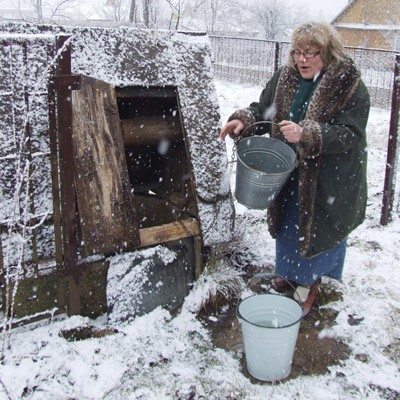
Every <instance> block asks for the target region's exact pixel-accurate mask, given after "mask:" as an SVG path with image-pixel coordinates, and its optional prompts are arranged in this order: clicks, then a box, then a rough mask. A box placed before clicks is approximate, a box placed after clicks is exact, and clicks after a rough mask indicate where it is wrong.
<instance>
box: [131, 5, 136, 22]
mask: <svg viewBox="0 0 400 400" xmlns="http://www.w3.org/2000/svg"><path fill="white" fill-rule="evenodd" d="M129 22H135V23H136V0H131V3H130V8H129Z"/></svg>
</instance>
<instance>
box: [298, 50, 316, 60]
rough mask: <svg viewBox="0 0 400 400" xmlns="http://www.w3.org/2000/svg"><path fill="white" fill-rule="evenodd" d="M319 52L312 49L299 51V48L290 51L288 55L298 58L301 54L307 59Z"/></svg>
mask: <svg viewBox="0 0 400 400" xmlns="http://www.w3.org/2000/svg"><path fill="white" fill-rule="evenodd" d="M320 53H321V52H320V51H312V50H306V51H300V50H297V49H295V50H292V51H291V52H290V55H291V56H292V57H293V59H295V60H298V59H299V58H300V56H303V57H304V58H307V60H308V59H309V58H314V57H316V56H317V55H318V54H320Z"/></svg>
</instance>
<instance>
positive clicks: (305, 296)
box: [294, 279, 321, 318]
mask: <svg viewBox="0 0 400 400" xmlns="http://www.w3.org/2000/svg"><path fill="white" fill-rule="evenodd" d="M320 283H321V279H318V280H317V281H316V282H314V283H313V284H312V285H310V286H298V287H297V289H296V292H295V294H294V299H295V300H297V301H298V302H299V303H300V306H301V308H302V310H303V315H302V316H303V318H305V317H306V316H307V315H309V314H310V312H311V310H312V308H313V306H314V304H315V302H316V301H317V299H318V294H319V285H320Z"/></svg>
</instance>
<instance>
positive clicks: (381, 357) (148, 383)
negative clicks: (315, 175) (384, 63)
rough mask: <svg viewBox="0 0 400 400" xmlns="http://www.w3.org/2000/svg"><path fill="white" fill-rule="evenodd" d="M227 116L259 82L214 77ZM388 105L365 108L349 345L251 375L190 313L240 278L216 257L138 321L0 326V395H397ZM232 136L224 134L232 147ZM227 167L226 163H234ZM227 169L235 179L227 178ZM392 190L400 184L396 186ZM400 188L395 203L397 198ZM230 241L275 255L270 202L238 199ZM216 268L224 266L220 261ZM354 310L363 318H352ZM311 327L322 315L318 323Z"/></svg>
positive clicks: (341, 319)
mask: <svg viewBox="0 0 400 400" xmlns="http://www.w3.org/2000/svg"><path fill="white" fill-rule="evenodd" d="M216 89H217V93H218V98H219V102H220V107H221V119H222V122H225V121H226V119H227V117H228V116H229V115H230V113H232V112H233V111H234V110H235V109H237V108H241V107H244V106H246V105H248V104H249V103H250V102H251V101H254V100H256V99H258V96H259V92H260V90H261V88H260V87H254V86H248V85H243V84H233V83H226V82H222V81H217V82H216ZM389 117H390V116H389V112H387V111H382V110H377V109H372V110H371V116H370V119H369V124H368V135H369V154H370V157H369V172H368V175H369V202H368V215H367V218H366V221H365V222H364V224H363V225H362V226H360V227H359V228H358V229H357V230H356V231H354V232H353V233H352V234H351V237H350V239H349V248H348V253H347V259H346V264H345V270H344V277H343V282H341V283H339V282H337V283H333V284H335V285H337V286H338V287H339V289H340V291H341V292H342V293H343V299H342V300H340V301H338V302H336V303H334V304H330V305H329V306H330V307H333V308H335V309H336V310H337V311H338V316H337V320H336V325H335V326H334V327H333V330H334V331H333V332H330V333H329V334H334V335H336V336H337V337H339V338H341V339H342V340H344V341H345V342H346V343H347V344H348V346H349V347H350V348H351V350H352V353H351V354H350V357H349V358H348V359H347V360H345V361H344V362H343V363H341V364H339V365H335V366H334V367H331V368H330V370H329V373H327V374H325V375H321V376H311V377H310V376H301V377H298V378H296V379H292V380H288V381H286V382H285V383H278V384H274V385H260V384H252V383H251V382H250V380H249V379H247V378H246V377H245V376H244V375H243V374H242V373H241V367H240V359H241V354H240V353H239V352H237V351H231V352H228V351H225V350H222V349H220V348H216V347H214V346H213V344H212V341H211V337H210V333H209V332H208V331H207V330H206V328H205V327H204V326H202V324H201V322H200V321H199V320H197V319H196V311H197V310H198V309H199V307H200V306H201V304H202V302H203V301H204V300H205V299H206V298H207V297H208V296H210V295H213V294H215V293H216V291H218V290H220V291H224V290H227V288H229V287H231V288H234V289H235V290H239V289H240V284H239V281H238V280H237V275H236V273H235V272H234V271H231V274H229V273H227V271H226V269H225V271H224V268H226V266H224V265H220V268H211V269H209V270H207V275H204V276H202V277H201V278H200V279H199V280H198V281H197V282H196V284H195V286H194V288H193V289H192V291H191V292H190V293H189V295H188V297H187V298H186V300H185V303H184V305H183V307H182V309H181V311H180V312H179V313H178V314H177V315H176V316H171V315H170V313H169V312H168V311H166V310H163V309H161V308H157V309H155V310H154V311H153V312H151V313H149V314H147V315H144V316H142V317H138V318H136V319H135V320H134V321H133V322H130V323H125V324H120V325H113V326H112V328H114V329H116V330H117V331H118V332H117V333H114V334H111V335H108V336H104V337H101V338H91V339H86V340H82V341H72V342H70V341H67V340H66V339H65V338H64V337H63V336H61V335H60V332H61V331H63V330H67V329H71V328H74V327H82V326H91V325H95V326H96V327H98V328H105V327H106V326H107V319H106V317H102V318H99V319H97V320H96V321H92V320H89V319H87V318H84V317H72V318H60V317H59V318H57V319H54V320H53V321H50V322H49V321H46V322H42V323H40V324H37V325H31V326H25V327H21V328H18V329H15V330H13V331H12V332H11V334H10V336H9V337H5V336H0V338H1V340H2V342H1V343H2V346H3V352H4V359H3V361H2V364H1V365H0V399H1V400H2V399H13V400H16V399H32V400H33V399H35V400H39V399H43V400H48V399H52V400H67V399H79V400H94V399H96V400H97V399H113V400H114V399H115V400H117V399H124V400H128V399H145V400H152V399H157V400H162V399H207V400H209V399H211V400H212V399H214V400H216V399H220V400H222V399H246V400H254V399H260V400H261V399H267V398H268V399H275V400H281V399H282V400H287V399H302V400H303V399H304V400H306V399H313V400H316V399H321V400H322V399H323V400H338V399H360V400H361V399H398V398H399V396H400V371H399V364H400V323H399V321H400V291H399V287H400V273H399V270H398V268H399V265H400V246H399V244H400V240H399V239H400V220H399V215H398V213H394V214H393V221H392V222H390V223H389V224H388V225H387V226H384V227H383V226H381V225H380V224H379V220H380V210H381V202H382V189H383V182H384V174H385V163H386V146H387V135H388V129H389ZM231 149H232V144H231V143H229V140H228V142H227V150H228V155H229V156H230V152H231ZM232 172H233V171H232ZM233 175H234V174H232V179H231V183H232V184H233V183H234V176H233ZM396 192H397V194H398V193H399V186H398V185H397V187H396ZM398 201H399V198H398V195H397V197H396V198H395V207H398ZM237 212H238V217H237V218H238V224H237V231H238V236H240V238H241V240H240V241H238V242H237V243H235V245H236V246H239V248H238V250H240V247H241V248H243V249H246V250H248V251H249V252H250V253H252V254H254V257H256V258H257V259H258V260H263V262H265V263H269V264H271V263H273V259H274V243H273V240H272V239H271V238H270V237H269V235H268V233H267V229H266V224H265V212H263V211H250V210H247V209H245V208H244V207H242V206H239V205H237ZM221 272H222V273H221ZM350 315H352V316H353V317H354V318H357V319H358V320H359V321H361V322H360V323H359V324H350V323H349V322H348V319H349V316H350ZM316 329H317V327H316Z"/></svg>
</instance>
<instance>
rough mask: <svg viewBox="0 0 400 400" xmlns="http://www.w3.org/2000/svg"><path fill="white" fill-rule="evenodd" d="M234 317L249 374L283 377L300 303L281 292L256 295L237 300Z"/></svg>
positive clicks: (289, 359)
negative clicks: (235, 317)
mask: <svg viewBox="0 0 400 400" xmlns="http://www.w3.org/2000/svg"><path fill="white" fill-rule="evenodd" d="M237 316H238V319H239V322H240V323H241V326H242V334H243V343H244V352H245V357H246V366H247V370H248V372H249V374H250V375H252V376H253V377H254V378H257V379H259V380H262V381H276V380H280V379H284V378H286V377H287V376H288V375H289V374H290V371H291V366H292V359H293V353H294V349H295V347H296V341H297V336H298V332H299V327H300V320H301V316H302V310H301V307H300V305H299V304H298V303H297V302H296V301H294V300H292V299H290V298H288V297H284V296H281V295H277V294H257V295H254V296H250V297H247V298H246V299H244V300H242V301H240V303H239V304H238V307H237Z"/></svg>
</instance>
